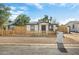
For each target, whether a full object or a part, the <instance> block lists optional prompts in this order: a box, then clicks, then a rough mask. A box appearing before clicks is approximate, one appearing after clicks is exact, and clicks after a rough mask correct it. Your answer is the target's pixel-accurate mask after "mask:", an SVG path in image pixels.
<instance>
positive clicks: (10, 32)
mask: <svg viewBox="0 0 79 59" xmlns="http://www.w3.org/2000/svg"><path fill="white" fill-rule="evenodd" d="M55 35H56V33H55V32H53V31H48V32H36V31H26V30H21V31H19V30H4V29H0V36H28V37H29V36H30V37H52V36H55Z"/></svg>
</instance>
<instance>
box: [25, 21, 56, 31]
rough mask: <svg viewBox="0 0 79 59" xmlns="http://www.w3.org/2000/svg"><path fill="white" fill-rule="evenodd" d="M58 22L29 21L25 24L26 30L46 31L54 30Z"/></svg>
mask: <svg viewBox="0 0 79 59" xmlns="http://www.w3.org/2000/svg"><path fill="white" fill-rule="evenodd" d="M57 26H58V24H56V23H49V22H48V21H38V22H31V23H28V24H27V25H26V29H27V31H36V32H43V31H44V32H48V31H54V32H55V31H56V29H57Z"/></svg>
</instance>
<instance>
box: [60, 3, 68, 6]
mask: <svg viewBox="0 0 79 59" xmlns="http://www.w3.org/2000/svg"><path fill="white" fill-rule="evenodd" d="M66 5H67V4H66V3H60V4H59V6H61V7H65V6H66Z"/></svg>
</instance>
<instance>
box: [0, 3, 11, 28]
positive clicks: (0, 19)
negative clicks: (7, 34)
mask: <svg viewBox="0 0 79 59" xmlns="http://www.w3.org/2000/svg"><path fill="white" fill-rule="evenodd" d="M10 10H11V9H10V8H9V7H8V6H5V5H4V4H0V27H1V26H3V24H4V23H5V22H6V21H7V20H8V19H9V17H10V15H11V13H10V12H9V11H10Z"/></svg>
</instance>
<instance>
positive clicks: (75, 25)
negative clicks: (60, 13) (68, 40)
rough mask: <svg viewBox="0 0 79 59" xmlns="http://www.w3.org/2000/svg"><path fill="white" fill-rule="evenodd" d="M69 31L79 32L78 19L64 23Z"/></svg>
mask: <svg viewBox="0 0 79 59" xmlns="http://www.w3.org/2000/svg"><path fill="white" fill-rule="evenodd" d="M66 26H68V27H69V30H70V32H79V21H70V22H68V23H67V24H66Z"/></svg>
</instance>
